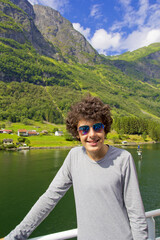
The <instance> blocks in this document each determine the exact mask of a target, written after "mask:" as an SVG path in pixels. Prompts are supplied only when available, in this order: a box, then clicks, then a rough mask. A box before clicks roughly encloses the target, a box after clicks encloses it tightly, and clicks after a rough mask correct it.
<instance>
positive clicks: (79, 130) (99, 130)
mask: <svg viewBox="0 0 160 240" xmlns="http://www.w3.org/2000/svg"><path fill="white" fill-rule="evenodd" d="M99 125H100V126H99ZM97 126H98V129H96V127H97ZM91 127H92V128H93V130H94V131H95V132H101V131H102V129H104V124H103V123H101V122H100V123H95V124H93V125H92V126H91ZM91 127H90V126H88V125H83V126H80V127H79V128H78V132H79V133H80V134H81V135H87V134H88V133H89V131H90V128H91ZM83 128H86V129H83Z"/></svg>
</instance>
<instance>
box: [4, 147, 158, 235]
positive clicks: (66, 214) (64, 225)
mask: <svg viewBox="0 0 160 240" xmlns="http://www.w3.org/2000/svg"><path fill="white" fill-rule="evenodd" d="M125 149H126V150H128V151H130V152H131V154H132V155H133V157H134V160H135V164H136V168H137V174H138V179H139V184H140V190H141V194H142V199H143V202H144V207H145V211H150V210H154V209H157V208H160V187H159V186H160V144H152V145H147V144H146V145H143V146H142V158H141V157H140V156H138V154H137V146H130V147H125ZM68 151H69V150H57V149H54V150H30V151H19V152H18V151H14V152H12V151H0V237H3V236H5V235H6V234H8V233H9V232H10V231H11V230H12V229H13V228H14V227H15V226H16V225H17V224H18V223H19V222H20V221H21V220H22V219H23V217H24V216H25V215H26V214H27V212H28V211H29V209H30V208H31V207H32V206H33V204H34V203H35V202H36V200H37V199H38V198H39V197H40V195H41V194H43V193H44V191H45V190H46V189H47V187H48V186H49V184H50V182H51V181H52V179H53V178H54V176H55V174H56V172H57V171H58V169H59V168H60V166H61V165H62V163H63V161H64V159H65V157H66V155H67V153H68ZM156 225H157V230H156V235H157V236H160V229H158V228H159V225H160V219H159V217H158V218H156ZM76 227H77V225H76V213H75V203H74V196H73V189H72V188H71V189H70V190H69V191H68V192H67V193H66V195H65V196H64V197H63V198H62V199H61V200H60V202H59V203H58V205H57V206H56V207H55V209H54V210H53V211H52V212H51V214H50V215H49V216H48V217H47V218H46V219H45V220H44V221H43V223H41V225H40V226H39V227H38V228H37V229H36V230H35V231H34V232H33V234H32V235H31V236H32V237H35V236H40V235H46V234H51V233H54V232H59V231H64V230H68V229H73V228H76Z"/></svg>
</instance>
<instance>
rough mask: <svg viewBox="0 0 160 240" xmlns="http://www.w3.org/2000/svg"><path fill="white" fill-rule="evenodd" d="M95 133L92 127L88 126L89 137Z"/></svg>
mask: <svg viewBox="0 0 160 240" xmlns="http://www.w3.org/2000/svg"><path fill="white" fill-rule="evenodd" d="M95 134H96V132H95V131H94V129H93V127H90V130H89V136H90V137H94V136H95Z"/></svg>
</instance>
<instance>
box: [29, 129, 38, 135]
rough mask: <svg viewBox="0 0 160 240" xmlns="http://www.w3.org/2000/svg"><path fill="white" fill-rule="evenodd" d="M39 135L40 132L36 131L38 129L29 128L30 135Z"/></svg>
mask: <svg viewBox="0 0 160 240" xmlns="http://www.w3.org/2000/svg"><path fill="white" fill-rule="evenodd" d="M37 135H39V133H38V132H36V130H29V131H28V136H37Z"/></svg>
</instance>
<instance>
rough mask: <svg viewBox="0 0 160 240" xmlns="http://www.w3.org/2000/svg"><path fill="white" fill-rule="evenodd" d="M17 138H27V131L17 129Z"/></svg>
mask: <svg viewBox="0 0 160 240" xmlns="http://www.w3.org/2000/svg"><path fill="white" fill-rule="evenodd" d="M18 136H21V137H22V136H23V137H27V136H28V132H27V130H26V129H19V130H18Z"/></svg>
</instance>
